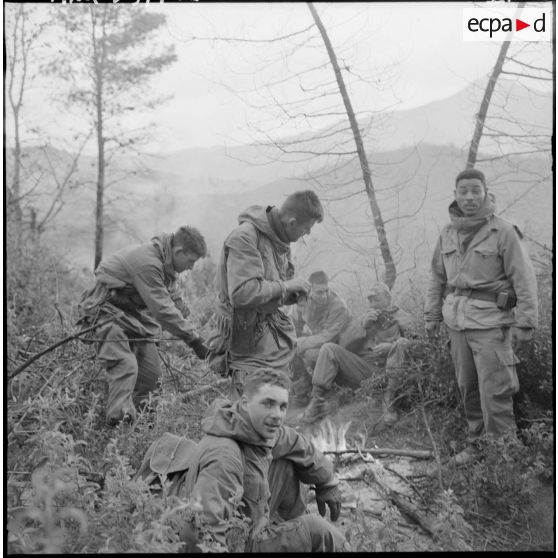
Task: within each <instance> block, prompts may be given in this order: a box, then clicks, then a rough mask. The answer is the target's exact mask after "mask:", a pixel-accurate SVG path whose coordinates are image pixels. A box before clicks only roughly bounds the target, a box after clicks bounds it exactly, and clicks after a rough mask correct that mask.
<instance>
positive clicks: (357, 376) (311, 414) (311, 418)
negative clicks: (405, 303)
mask: <svg viewBox="0 0 558 558" xmlns="http://www.w3.org/2000/svg"><path fill="white" fill-rule="evenodd" d="M367 298H368V302H369V304H370V307H369V309H368V311H367V313H366V315H365V316H364V319H363V320H362V323H360V324H351V325H350V326H349V327H348V328H347V330H346V331H345V333H344V334H343V335H342V338H341V340H340V344H339V345H336V344H335V343H326V344H325V345H322V348H321V349H320V352H319V354H318V360H317V362H316V366H315V368H314V373H313V374H312V399H311V401H310V405H309V406H308V408H307V409H306V410H305V411H304V414H303V416H302V421H303V422H306V423H310V424H311V423H314V422H317V421H319V420H321V419H322V418H324V417H325V416H326V415H327V414H328V407H329V405H328V403H333V400H334V394H333V389H332V388H333V385H334V383H337V384H339V385H342V386H348V387H350V388H353V389H355V388H357V387H358V386H359V385H360V383H361V382H362V381H363V380H365V379H367V378H370V377H378V376H380V375H383V374H384V373H385V374H386V376H387V388H386V390H385V391H384V394H383V420H384V422H385V424H387V425H393V424H395V423H396V422H397V421H398V419H399V415H398V412H397V410H396V409H395V408H394V405H393V403H394V399H395V392H396V390H397V387H398V385H399V379H400V376H401V373H402V370H403V367H404V359H405V356H406V351H407V349H408V348H409V346H410V345H411V344H412V341H410V340H409V339H405V337H404V335H405V333H406V332H407V331H408V330H409V328H410V327H411V325H412V321H411V317H410V316H409V315H408V314H407V313H406V312H404V311H403V310H400V309H399V308H398V307H397V306H394V305H393V304H392V303H391V293H390V291H389V288H388V287H387V285H385V284H384V283H376V284H374V285H373V286H372V287H371V288H370V290H369V291H368V294H367Z"/></svg>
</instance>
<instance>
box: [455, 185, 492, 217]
mask: <svg viewBox="0 0 558 558" xmlns="http://www.w3.org/2000/svg"><path fill="white" fill-rule="evenodd" d="M485 197H486V189H485V187H484V185H483V183H482V181H481V180H480V179H479V178H462V179H461V180H460V181H459V182H458V183H457V186H456V187H455V201H456V202H457V205H458V206H459V208H460V209H461V211H463V215H465V216H466V217H473V216H474V215H476V214H477V213H478V211H479V209H480V208H481V207H482V204H483V202H484V198H485Z"/></svg>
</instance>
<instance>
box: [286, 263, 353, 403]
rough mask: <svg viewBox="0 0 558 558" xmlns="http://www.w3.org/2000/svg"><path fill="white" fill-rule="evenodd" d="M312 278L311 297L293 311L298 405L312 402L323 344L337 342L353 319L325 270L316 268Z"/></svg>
mask: <svg viewBox="0 0 558 558" xmlns="http://www.w3.org/2000/svg"><path fill="white" fill-rule="evenodd" d="M308 281H309V282H310V285H311V290H310V294H309V296H308V299H306V298H301V299H299V303H298V304H297V305H295V306H293V308H294V310H293V312H292V314H293V316H292V317H293V321H294V323H295V328H296V330H297V346H296V356H295V358H294V360H293V379H294V383H293V396H294V397H293V404H294V405H307V404H308V402H309V400H310V391H311V389H312V371H313V370H314V366H315V365H316V361H317V360H318V354H319V352H320V348H321V347H322V345H324V344H325V343H337V342H338V341H339V336H340V335H341V333H342V332H343V331H344V330H345V328H346V327H347V326H348V325H349V322H350V319H351V317H350V314H349V310H348V308H347V305H346V304H345V301H344V300H343V299H342V298H341V297H340V296H339V295H338V294H337V293H335V292H334V291H333V290H332V289H331V288H330V286H329V279H328V276H327V274H326V273H325V272H324V271H315V272H314V273H312V274H311V275H310V277H309V278H308Z"/></svg>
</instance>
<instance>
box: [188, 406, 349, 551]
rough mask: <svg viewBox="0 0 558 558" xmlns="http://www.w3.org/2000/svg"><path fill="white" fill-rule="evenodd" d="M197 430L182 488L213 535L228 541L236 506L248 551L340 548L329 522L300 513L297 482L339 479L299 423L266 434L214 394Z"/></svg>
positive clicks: (339, 537) (325, 482)
mask: <svg viewBox="0 0 558 558" xmlns="http://www.w3.org/2000/svg"><path fill="white" fill-rule="evenodd" d="M202 430H203V432H204V434H205V435H204V436H203V438H202V439H201V441H200V442H199V444H198V446H197V449H196V451H195V454H194V456H193V457H192V461H191V464H190V467H189V470H188V471H187V473H186V476H185V479H184V485H183V487H182V489H181V491H180V495H181V496H182V497H186V498H189V499H190V500H191V501H195V502H198V503H199V504H200V505H201V508H202V509H203V512H202V517H203V521H204V523H205V524H207V525H210V526H211V531H212V533H213V534H214V536H215V539H216V540H217V541H218V542H220V543H221V544H223V545H224V546H225V547H226V544H227V543H226V531H227V525H226V522H227V520H229V519H232V518H233V516H234V508H235V506H239V509H240V511H241V512H242V513H243V514H244V515H246V516H247V517H249V518H250V519H251V525H252V527H251V530H250V535H249V539H248V542H247V546H246V551H251V552H263V551H268V550H271V549H272V550H273V551H285V552H287V551H291V552H295V551H297V552H304V551H307V552H310V551H315V550H317V549H318V548H319V546H320V544H321V545H323V547H322V550H326V551H328V550H329V551H335V550H341V549H343V547H344V545H345V542H346V541H345V538H344V537H343V535H342V534H341V533H340V532H339V531H338V530H337V529H336V528H335V527H334V526H333V525H331V524H329V523H328V522H327V521H325V520H324V519H322V518H321V517H319V516H316V515H313V514H306V513H305V511H306V510H305V502H304V498H303V495H302V493H301V486H300V483H301V482H302V483H305V484H313V485H315V486H317V487H329V486H335V485H336V484H337V483H338V481H337V479H336V477H335V474H334V471H333V466H332V464H331V462H330V461H329V460H328V459H327V458H325V457H324V456H323V455H322V454H321V453H320V452H319V451H318V450H317V449H315V448H314V446H313V445H312V444H311V443H310V442H308V441H307V440H306V439H305V438H304V437H302V436H301V435H300V434H299V433H298V432H296V430H294V429H293V428H290V427H288V426H282V427H281V428H280V429H279V432H278V435H277V437H276V439H275V440H271V441H270V440H266V439H264V438H262V437H261V436H260V435H259V434H257V432H256V431H255V430H254V428H253V427H252V425H251V422H250V418H249V416H248V414H247V413H245V412H244V411H243V410H242V409H241V408H240V407H239V403H238V402H236V403H231V402H229V401H227V400H216V401H215V402H214V404H213V405H212V407H211V408H210V409H209V410H208V413H207V416H206V417H205V418H204V420H203V421H202ZM270 482H271V484H272V485H271V486H270ZM317 541H319V543H318V542H317Z"/></svg>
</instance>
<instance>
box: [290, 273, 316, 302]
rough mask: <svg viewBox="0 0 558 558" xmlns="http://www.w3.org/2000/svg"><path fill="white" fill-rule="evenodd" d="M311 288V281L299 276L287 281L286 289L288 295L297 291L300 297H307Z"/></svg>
mask: <svg viewBox="0 0 558 558" xmlns="http://www.w3.org/2000/svg"><path fill="white" fill-rule="evenodd" d="M310 288H311V285H310V283H309V282H308V281H306V280H305V279H301V278H299V277H293V278H292V279H289V280H288V281H285V290H286V292H287V295H290V294H291V293H295V294H296V295H298V297H299V298H300V295H303V296H304V297H307V296H308V293H309V292H310Z"/></svg>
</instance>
